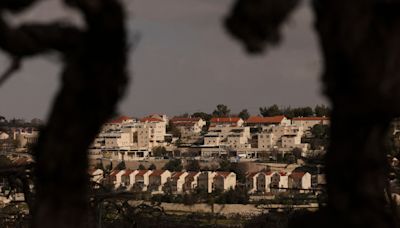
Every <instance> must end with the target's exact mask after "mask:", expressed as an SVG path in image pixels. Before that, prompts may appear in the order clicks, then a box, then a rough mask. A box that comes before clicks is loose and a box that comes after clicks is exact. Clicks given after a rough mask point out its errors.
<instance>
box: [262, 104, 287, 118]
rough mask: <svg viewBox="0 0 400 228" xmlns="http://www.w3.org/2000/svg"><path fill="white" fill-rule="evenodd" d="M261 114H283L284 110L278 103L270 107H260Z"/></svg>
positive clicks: (265, 115) (267, 115)
mask: <svg viewBox="0 0 400 228" xmlns="http://www.w3.org/2000/svg"><path fill="white" fill-rule="evenodd" d="M260 114H261V115H262V116H264V117H269V116H279V115H282V114H283V113H282V110H281V109H280V108H279V106H278V105H276V104H274V105H272V106H270V107H260Z"/></svg>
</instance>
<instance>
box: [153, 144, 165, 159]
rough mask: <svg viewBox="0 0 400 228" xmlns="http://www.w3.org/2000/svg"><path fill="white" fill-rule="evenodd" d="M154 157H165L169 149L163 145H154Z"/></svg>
mask: <svg viewBox="0 0 400 228" xmlns="http://www.w3.org/2000/svg"><path fill="white" fill-rule="evenodd" d="M152 154H153V156H154V157H164V156H166V155H167V154H168V152H167V150H166V149H165V147H163V146H157V147H154V148H153V150H152Z"/></svg>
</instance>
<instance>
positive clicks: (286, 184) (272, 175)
mask: <svg viewBox="0 0 400 228" xmlns="http://www.w3.org/2000/svg"><path fill="white" fill-rule="evenodd" d="M246 187H247V189H248V191H249V193H257V192H258V193H277V192H285V191H287V190H291V191H296V192H307V191H309V190H311V189H312V185H311V174H310V173H308V172H292V173H286V172H266V171H263V172H253V173H249V174H248V175H247V176H246Z"/></svg>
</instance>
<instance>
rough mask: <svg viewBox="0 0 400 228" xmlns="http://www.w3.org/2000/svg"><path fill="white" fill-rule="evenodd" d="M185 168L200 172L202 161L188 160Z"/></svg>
mask: <svg viewBox="0 0 400 228" xmlns="http://www.w3.org/2000/svg"><path fill="white" fill-rule="evenodd" d="M185 168H186V170H187V171H193V172H199V171H200V163H199V161H197V160H188V162H187V164H186V167H185Z"/></svg>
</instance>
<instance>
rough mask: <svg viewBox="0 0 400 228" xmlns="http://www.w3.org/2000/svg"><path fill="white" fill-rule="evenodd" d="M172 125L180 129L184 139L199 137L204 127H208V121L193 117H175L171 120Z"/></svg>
mask: <svg viewBox="0 0 400 228" xmlns="http://www.w3.org/2000/svg"><path fill="white" fill-rule="evenodd" d="M170 123H171V124H173V125H174V126H175V127H176V128H178V129H179V131H180V133H181V137H182V138H188V137H192V136H196V135H199V134H200V132H201V130H202V129H203V126H205V125H206V121H204V120H203V119H201V118H191V117H189V118H184V117H174V118H172V119H171V120H170Z"/></svg>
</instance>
